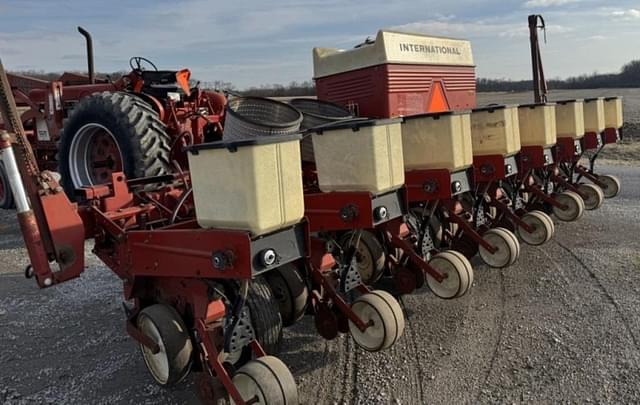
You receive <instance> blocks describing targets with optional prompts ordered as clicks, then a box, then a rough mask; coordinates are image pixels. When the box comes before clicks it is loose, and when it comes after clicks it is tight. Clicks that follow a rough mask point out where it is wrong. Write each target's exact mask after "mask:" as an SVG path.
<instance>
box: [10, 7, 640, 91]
mask: <svg viewBox="0 0 640 405" xmlns="http://www.w3.org/2000/svg"><path fill="white" fill-rule="evenodd" d="M531 13H540V14H543V15H544V17H545V19H546V20H547V25H548V33H547V37H548V43H547V44H546V45H545V46H544V48H543V60H544V62H545V67H546V70H547V75H548V76H549V77H566V76H570V75H576V74H581V73H591V72H594V71H597V72H615V71H617V70H618V69H619V68H620V67H621V66H622V65H623V64H624V63H626V62H628V61H629V60H631V59H640V1H638V0H635V1H628V0H612V1H603V0H475V1H472V0H448V1H429V0H426V1H406V0H373V1H362V0H360V1H357V0H356V1H351V0H324V1H321V0H320V1H319V0H309V1H301V0H276V1H264V0H236V1H233V2H230V1H205V0H184V1H179V0H173V1H165V0H158V1H152V0H136V1H123V0H111V1H92V0H41V1H35V0H0V58H2V61H3V63H4V64H5V67H7V68H8V69H14V70H26V69H36V70H49V71H63V70H83V69H84V68H85V59H84V58H85V56H84V43H83V40H82V37H81V36H80V35H79V34H78V33H77V32H76V31H75V27H76V26H77V25H82V26H84V27H85V28H87V29H88V30H89V31H91V32H92V33H93V37H94V43H95V53H96V66H97V69H98V70H99V71H116V70H125V69H127V66H128V64H127V61H128V59H129V57H130V56H133V55H141V56H146V57H148V58H149V59H151V60H153V61H156V62H157V65H159V67H161V68H166V69H171V68H176V69H177V68H182V67H188V68H190V69H191V70H192V72H193V74H194V77H196V78H198V79H200V80H203V81H214V80H223V81H229V82H232V83H234V84H236V86H238V87H240V88H244V87H247V86H252V85H260V84H265V83H288V82H290V81H293V80H296V81H302V80H308V79H310V78H311V76H312V74H313V69H312V60H311V59H312V58H311V49H312V48H313V47H314V46H320V47H336V48H349V47H351V46H353V45H355V44H356V43H359V42H361V41H362V40H363V39H365V38H366V37H367V36H374V35H375V33H376V31H377V30H378V29H380V28H392V29H399V30H404V31H410V32H422V33H428V34H433V35H440V36H452V37H458V38H466V39H469V40H471V41H472V46H473V51H474V56H475V62H476V64H477V66H478V68H477V72H478V76H481V77H490V78H501V77H505V78H513V79H524V78H528V77H529V76H530V72H529V70H530V68H529V49H528V39H527V36H528V32H527V27H526V20H527V15H528V14H531Z"/></svg>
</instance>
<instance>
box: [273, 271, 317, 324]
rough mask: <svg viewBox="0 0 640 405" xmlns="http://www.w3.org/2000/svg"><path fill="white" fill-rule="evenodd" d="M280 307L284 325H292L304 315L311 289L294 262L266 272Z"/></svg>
mask: <svg viewBox="0 0 640 405" xmlns="http://www.w3.org/2000/svg"><path fill="white" fill-rule="evenodd" d="M266 278H267V282H268V283H269V286H270V287H271V290H272V291H273V295H275V298H276V300H277V302H278V307H279V308H280V316H281V317H282V325H283V326H285V327H287V326H291V325H293V324H294V323H296V322H297V321H299V320H300V318H302V317H303V316H304V313H305V311H306V309H307V300H308V298H309V290H308V289H307V285H306V283H305V282H304V280H303V279H302V276H301V275H300V273H299V272H298V269H297V268H296V266H295V265H294V264H291V263H289V264H285V265H284V266H281V267H279V268H277V269H275V270H272V271H270V272H268V273H267V274H266Z"/></svg>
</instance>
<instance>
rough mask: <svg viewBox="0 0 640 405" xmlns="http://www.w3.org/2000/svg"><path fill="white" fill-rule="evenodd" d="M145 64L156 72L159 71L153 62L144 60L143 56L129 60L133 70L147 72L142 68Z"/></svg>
mask: <svg viewBox="0 0 640 405" xmlns="http://www.w3.org/2000/svg"><path fill="white" fill-rule="evenodd" d="M143 62H144V63H146V64H147V65H149V66H151V67H152V68H153V70H155V71H156V72H157V71H158V68H157V67H156V65H154V64H153V62H151V61H150V60H149V59H147V58H143V57H142V56H134V57H132V58H131V59H129V66H130V67H131V70H137V71H140V72H142V71H143V70H145V68H144V67H143V66H142V65H143Z"/></svg>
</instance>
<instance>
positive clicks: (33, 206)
mask: <svg viewBox="0 0 640 405" xmlns="http://www.w3.org/2000/svg"><path fill="white" fill-rule="evenodd" d="M0 115H1V116H2V119H3V122H4V128H5V129H6V131H5V130H3V131H1V132H0V158H1V159H2V161H3V163H4V166H5V170H6V171H7V174H8V177H9V185H10V187H11V190H12V192H13V194H14V196H15V198H16V207H17V214H18V222H19V224H20V229H21V231H22V237H23V238H24V241H25V245H26V248H27V251H28V253H29V258H30V260H31V265H30V266H31V269H30V270H28V271H27V272H26V273H25V274H27V275H28V276H30V275H35V277H36V280H37V282H38V285H39V286H40V287H49V286H51V285H54V284H57V283H60V282H62V281H65V280H69V279H72V278H75V277H77V276H79V275H80V273H82V271H83V270H84V235H85V230H84V226H83V222H82V218H81V217H80V215H79V213H78V209H77V206H76V205H75V204H72V203H71V202H70V201H69V199H68V198H67V196H66V195H65V194H64V191H63V190H62V187H60V185H59V184H58V183H57V181H56V180H55V178H54V176H53V175H52V174H51V173H49V172H46V171H45V172H40V170H39V168H38V165H37V163H36V159H35V156H34V154H33V150H32V149H31V145H30V144H29V141H28V139H27V136H26V134H25V132H24V128H23V127H22V122H21V120H20V116H19V114H18V111H17V108H16V102H15V99H14V97H13V93H12V91H11V86H10V84H9V80H8V78H7V75H6V72H5V70H4V66H3V65H2V61H0ZM12 143H13V145H12ZM51 262H56V263H57V265H58V267H59V269H58V270H57V271H53V270H52V269H51V266H50V263H51Z"/></svg>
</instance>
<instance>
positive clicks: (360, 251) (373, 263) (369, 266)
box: [340, 231, 386, 285]
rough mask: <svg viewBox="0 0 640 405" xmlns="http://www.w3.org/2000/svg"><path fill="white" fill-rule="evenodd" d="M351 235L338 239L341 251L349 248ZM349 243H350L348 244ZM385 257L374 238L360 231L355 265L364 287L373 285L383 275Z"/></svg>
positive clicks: (380, 246)
mask: <svg viewBox="0 0 640 405" xmlns="http://www.w3.org/2000/svg"><path fill="white" fill-rule="evenodd" d="M352 238H353V233H352V232H348V233H346V234H345V235H343V236H342V238H340V244H341V245H342V248H343V249H345V250H346V249H347V248H349V247H350V246H351V243H353V241H352ZM349 242H351V243H349ZM385 261H386V256H385V254H384V249H383V247H382V245H381V244H380V242H379V241H378V239H377V238H376V236H375V235H374V234H372V233H371V232H368V231H361V234H360V243H358V246H357V247H356V263H357V270H358V273H360V278H361V279H362V282H363V283H364V284H365V285H372V284H375V282H376V281H378V280H379V279H380V277H382V274H383V273H384V268H385V267H384V265H385Z"/></svg>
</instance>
